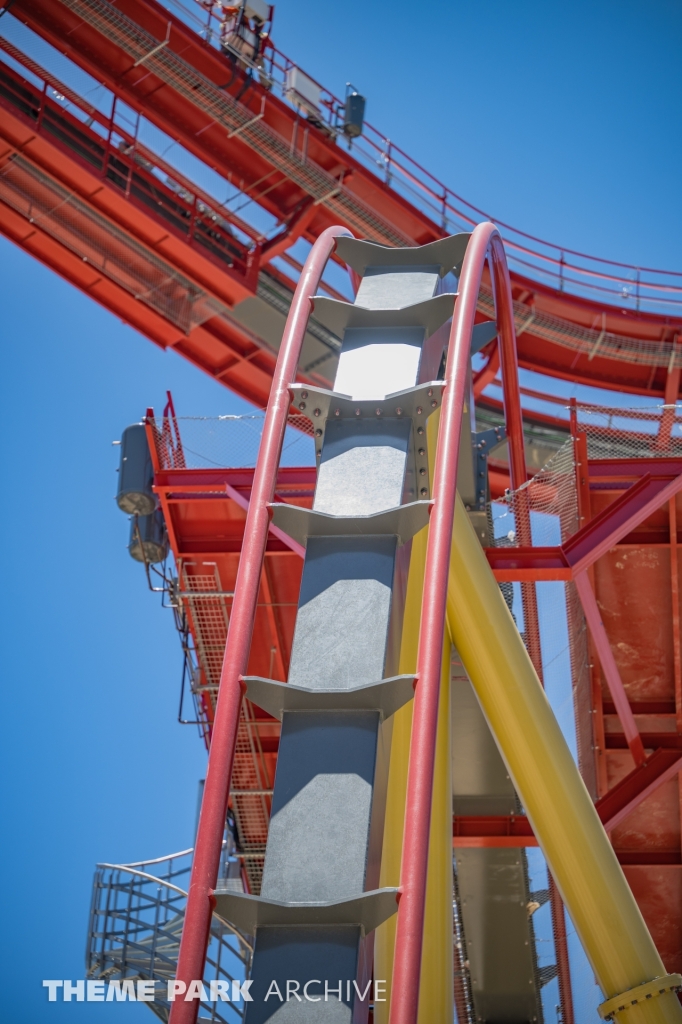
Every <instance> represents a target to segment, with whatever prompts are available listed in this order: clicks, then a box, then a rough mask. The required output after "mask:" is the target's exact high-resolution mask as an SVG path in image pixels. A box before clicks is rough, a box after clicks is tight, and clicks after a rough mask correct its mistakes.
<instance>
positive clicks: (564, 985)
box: [547, 869, 575, 1024]
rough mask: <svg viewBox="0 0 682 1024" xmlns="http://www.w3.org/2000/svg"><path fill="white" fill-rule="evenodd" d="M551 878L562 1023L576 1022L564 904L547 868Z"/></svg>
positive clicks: (551, 904)
mask: <svg viewBox="0 0 682 1024" xmlns="http://www.w3.org/2000/svg"><path fill="white" fill-rule="evenodd" d="M547 877H548V878H549V903H550V909H551V911H552V931H553V932H554V950H555V955H556V965H557V977H558V979H559V1001H560V1003H561V1010H562V1024H575V1017H574V1015H573V991H572V989H571V967H570V962H569V959H568V938H567V935H566V917H565V912H564V904H563V901H562V899H561V896H560V895H559V890H558V889H557V887H556V882H555V881H554V879H553V878H552V875H551V874H550V872H549V869H548V870H547Z"/></svg>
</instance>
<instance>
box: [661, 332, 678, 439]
mask: <svg viewBox="0 0 682 1024" xmlns="http://www.w3.org/2000/svg"><path fill="white" fill-rule="evenodd" d="M679 343H680V335H679V334H676V335H675V338H674V340H673V348H672V352H671V353H670V364H669V366H668V376H667V377H666V379H665V398H664V402H665V405H664V406H663V410H662V412H661V423H660V426H659V428H658V437H657V438H656V448H658V450H659V451H660V450H662V449H664V448H667V447H668V445H669V444H670V435H671V433H672V429H673V426H674V424H675V411H676V403H677V396H678V395H679V393H680V372H681V371H682V366H680V363H679V362H678V357H679V355H680V344H679Z"/></svg>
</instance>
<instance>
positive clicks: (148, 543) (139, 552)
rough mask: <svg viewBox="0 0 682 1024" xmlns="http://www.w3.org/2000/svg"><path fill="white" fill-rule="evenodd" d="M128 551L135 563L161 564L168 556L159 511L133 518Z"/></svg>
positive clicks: (165, 537) (164, 530) (161, 517)
mask: <svg viewBox="0 0 682 1024" xmlns="http://www.w3.org/2000/svg"><path fill="white" fill-rule="evenodd" d="M128 551H129V552H130V555H131V557H132V558H134V559H135V561H136V562H147V563H148V564H154V563H155V562H163V560H164V558H165V557H166V555H167V554H168V534H167V532H166V524H165V522H164V519H163V513H162V512H161V511H160V509H157V511H156V512H152V514H151V515H149V516H133V518H132V519H131V520H130V542H129V544H128Z"/></svg>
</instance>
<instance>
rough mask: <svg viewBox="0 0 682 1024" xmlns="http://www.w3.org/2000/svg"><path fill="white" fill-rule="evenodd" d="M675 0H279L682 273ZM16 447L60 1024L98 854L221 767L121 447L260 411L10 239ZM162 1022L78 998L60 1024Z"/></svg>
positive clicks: (46, 963) (27, 955)
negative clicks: (155, 432) (121, 477)
mask: <svg viewBox="0 0 682 1024" xmlns="http://www.w3.org/2000/svg"><path fill="white" fill-rule="evenodd" d="M681 29H682V8H680V6H679V4H678V3H676V2H672V0H671V2H649V3H648V4H646V5H645V4H642V3H633V2H623V3H619V4H616V3H606V2H592V3H586V2H584V0H580V2H575V3H573V4H570V5H566V4H559V3H556V2H554V3H546V2H543V3H540V2H537V3H530V2H520V3H516V4H509V3H507V2H490V0H484V2H481V3H478V4H452V3H449V4H445V3H437V4H436V3H422V4H418V5H415V4H406V3H402V2H395V3H388V2H384V3H378V2H375V0H364V2H362V3H360V2H354V0H347V2H345V3H344V4H338V3H326V4H320V3H319V2H313V0H289V2H286V0H284V2H280V3H279V4H278V6H277V12H276V20H275V38H276V41H277V43H278V45H279V46H280V47H281V48H282V49H283V50H284V51H285V52H287V53H288V54H289V55H291V56H292V57H293V58H294V59H295V60H296V61H298V62H299V63H300V64H301V65H302V66H303V67H304V68H306V69H308V70H309V71H310V73H311V74H313V75H315V76H316V77H319V78H320V79H321V80H322V81H324V82H326V83H328V85H329V87H330V88H332V89H334V90H335V91H336V92H340V91H342V90H343V87H344V84H345V82H346V81H347V80H351V81H353V82H354V84H355V85H356V86H357V87H358V88H360V89H361V90H362V91H363V92H364V93H365V94H366V95H367V97H368V111H367V113H368V117H369V119H370V120H371V121H372V123H374V124H376V125H377V126H378V127H380V128H382V129H383V130H384V131H385V132H387V133H388V134H389V135H390V136H391V137H392V138H393V139H395V141H396V142H397V143H398V144H400V145H402V146H404V147H405V148H407V149H409V151H410V152H411V153H412V154H413V155H414V156H415V157H416V158H417V159H419V160H420V161H421V162H422V163H424V164H425V165H426V166H427V167H428V168H430V169H431V170H433V171H434V172H435V173H437V174H438V175H440V176H441V177H442V178H444V179H445V180H446V181H447V182H448V183H449V184H450V185H451V186H452V187H453V188H454V189H455V190H457V191H459V192H460V193H461V194H462V195H464V196H465V197H466V198H467V199H469V200H470V201H471V202H473V203H476V204H478V205H480V206H482V207H484V208H485V209H487V210H489V211H490V212H491V213H492V214H494V215H496V216H498V217H500V218H502V219H505V220H507V221H509V222H511V223H513V224H515V225H517V226H519V227H521V228H524V229H526V230H529V231H531V232H536V233H539V234H541V235H543V236H545V237H547V238H549V239H551V240H553V241H556V242H557V243H560V244H563V245H565V246H570V247H575V248H578V249H585V250H587V251H591V252H594V253H595V254H597V255H601V256H605V257H611V258H615V259H622V260H625V261H632V262H636V263H640V264H650V265H653V266H662V267H669V268H675V269H679V268H680V263H682V259H680V250H679V238H680V237H681V236H682V204H681V203H680V184H681V171H680V168H681V167H682V159H681V156H682V153H681V146H682V142H681V140H682V131H681V130H680V128H681V125H680V110H681V109H682V103H681V102H680V101H681V99H682V97H681V96H680V93H681V91H682V68H681V62H682V58H681V54H682V31H681ZM0 261H1V266H2V274H1V275H0V303H1V305H0V309H1V310H2V315H1V320H0V324H1V327H0V330H1V332H2V342H3V344H2V373H1V375H0V382H1V383H0V387H1V388H2V402H1V404H0V414H1V415H2V418H3V424H2V436H3V437H4V439H5V458H4V461H3V464H4V466H5V470H4V474H5V475H4V481H5V483H4V501H3V503H2V513H1V514H2V523H3V535H4V537H5V544H4V548H5V556H4V566H3V569H4V572H3V588H2V589H3V599H4V600H3V604H4V615H3V621H4V623H5V651H4V669H5V671H4V676H5V713H4V715H3V723H2V728H3V731H4V733H5V734H6V735H5V737H4V741H3V757H4V759H5V764H4V774H3V777H4V779H5V785H4V787H3V789H4V799H5V809H4V811H3V816H2V820H3V823H4V826H5V827H4V829H3V834H4V842H3V845H2V854H3V859H4V865H3V874H2V877H3V879H4V881H5V893H4V895H3V911H4V914H3V917H4V927H3V930H2V941H3V943H4V944H5V945H6V950H5V951H4V953H3V956H2V968H3V971H4V972H5V973H6V977H5V979H4V980H3V985H4V988H3V1005H4V1007H5V1010H4V1015H5V1017H6V1019H8V1020H12V1021H14V1022H15V1024H42V1022H43V1021H45V1020H46V1019H47V1017H46V1009H47V1008H46V1006H45V1002H44V999H45V997H44V994H43V991H42V989H41V988H40V982H41V980H42V979H43V978H65V977H66V978H69V977H71V978H78V977H82V975H83V950H84V946H85V933H86V927H87V915H88V908H89V900H90V883H91V877H92V872H93V868H94V864H95V862H96V861H98V860H107V861H126V860H139V859H142V858H144V857H153V856H158V855H161V854H164V853H168V852H171V851H173V850H177V849H182V848H184V847H186V846H188V845H191V842H192V831H193V823H194V813H195V800H196V791H197V780H198V779H199V778H200V777H202V775H203V773H204V767H205V755H204V752H203V749H202V747H201V745H200V742H199V740H198V738H197V736H196V734H195V732H194V730H193V729H192V728H189V727H181V726H179V725H178V724H177V723H176V720H175V718H176V712H177V699H178V693H179V681H180V669H181V661H180V649H179V644H178V640H177V638H176V636H175V634H174V630H173V625H172V619H171V615H170V613H169V612H164V611H162V610H161V609H160V607H159V603H158V600H157V598H156V597H153V596H152V595H151V594H149V593H148V592H147V590H146V586H145V582H144V577H143V573H142V570H141V568H140V566H139V565H137V564H136V563H134V562H133V561H132V560H131V559H130V558H129V556H128V554H127V552H126V550H125V547H126V540H127V522H126V518H125V517H124V516H123V515H122V514H121V513H120V512H119V511H118V510H117V508H116V506H115V504H114V501H113V495H114V491H115V486H116V474H115V467H116V464H117V450H116V449H115V448H112V447H111V441H112V440H113V439H115V438H118V437H119V436H120V433H121V430H122V429H123V427H125V426H126V425H127V424H128V423H130V422H133V421H135V420H137V419H139V417H140V416H141V414H142V413H143V412H144V410H145V408H146V406H147V405H149V404H151V405H155V406H156V407H157V408H159V407H161V406H162V404H163V399H164V393H165V390H166V388H171V389H172V391H173V394H174V396H175V400H176V407H177V408H178V410H179V412H180V413H184V414H186V415H187V414H195V415H202V414H203V415H213V414H216V413H226V412H238V411H242V410H243V411H246V405H245V403H243V402H241V401H240V400H238V399H236V398H235V397H234V396H233V395H231V394H230V393H229V392H227V391H225V390H224V389H221V388H220V387H218V385H216V384H214V383H213V382H211V381H210V380H208V379H207V378H205V377H203V376H202V375H201V374H200V373H199V372H198V371H197V370H195V369H194V368H193V367H191V366H190V365H189V364H186V363H184V362H182V361H181V360H180V359H179V358H178V357H176V356H174V355H172V354H164V353H162V352H161V351H159V350H158V349H157V348H156V347H155V346H153V345H152V344H151V343H150V342H149V341H147V340H146V339H144V338H142V337H140V336H138V335H136V334H135V332H133V331H132V330H130V329H129V328H128V327H126V326H124V325H123V324H121V323H120V322H119V321H117V320H116V319H115V318H114V317H112V316H110V315H109V314H108V313H106V312H105V311H104V310H102V309H100V308H99V307H98V306H96V305H95V304H94V303H93V302H92V301H91V300H89V299H87V298H85V297H84V296H82V295H80V294H79V293H78V292H76V291H74V290H73V289H72V288H71V287H70V286H68V285H66V284H64V283H63V282H62V281H61V280H60V279H59V278H57V277H56V276H54V275H52V274H51V273H50V272H49V271H47V270H46V269H44V268H43V267H42V266H40V265H38V264H37V263H34V262H32V261H31V260H30V259H29V258H28V257H27V256H24V255H23V254H22V253H21V252H20V251H19V250H18V249H15V248H14V247H13V246H12V245H10V244H9V243H8V242H6V241H4V240H0ZM105 1018H106V1019H107V1020H110V1021H113V1020H115V1019H116V1020H125V1019H129V1020H133V1019H135V1020H140V1021H144V1020H151V1017H150V1016H149V1011H148V1010H147V1009H146V1008H145V1007H142V1006H137V1007H136V1006H131V1007H128V1008H124V1007H122V1006H118V1007H117V1008H116V1009H115V1010H114V1009H112V1008H110V1007H109V1006H107V1005H104V1006H98V1005H97V1004H88V1005H87V1006H85V1005H80V1004H75V1003H72V1004H69V1006H68V1007H67V1006H65V1005H63V1004H57V1005H56V1006H54V1007H51V1008H50V1016H49V1019H50V1020H51V1021H52V1020H53V1021H55V1022H59V1021H65V1022H66V1021H76V1020H81V1021H84V1022H85V1021H87V1022H88V1024H89V1022H91V1021H92V1022H96V1021H99V1020H104V1019H105Z"/></svg>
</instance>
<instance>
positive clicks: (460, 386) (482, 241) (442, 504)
mask: <svg viewBox="0 0 682 1024" xmlns="http://www.w3.org/2000/svg"><path fill="white" fill-rule="evenodd" d="M486 258H488V259H489V260H490V264H491V271H492V276H493V278H494V280H495V284H496V291H497V297H498V302H499V304H500V305H499V313H498V326H499V331H500V340H501V344H502V348H503V350H504V349H505V348H506V350H507V351H506V354H507V356H508V361H507V367H508V369H509V372H510V373H512V372H513V367H514V364H515V341H514V322H513V315H512V313H511V308H510V307H511V293H510V286H509V277H508V272H507V265H506V259H505V255H504V248H503V245H502V240H501V239H500V236H499V234H498V231H497V228H496V227H495V225H494V224H490V223H487V224H480V225H478V226H477V227H476V228H475V229H474V231H473V233H472V235H471V239H470V241H469V245H468V247H467V252H466V256H465V258H464V264H463V267H462V274H461V277H460V282H459V297H458V299H457V303H456V305H455V313H454V317H453V320H452V328H451V331H450V343H449V348H448V357H447V365H446V370H445V381H446V387H445V392H444V397H443V405H442V408H441V418H440V428H439V433H438V443H437V447H436V459H435V469H434V481H433V499H434V504H433V509H432V512H431V522H430V526H429V539H428V546H427V553H426V570H425V584H424V594H423V604H422V615H421V623H420V629H419V653H418V658H417V684H416V688H415V697H414V713H413V719H412V737H411V742H410V762H409V768H408V779H407V799H406V806H405V832H404V839H403V852H402V866H401V880H400V890H401V894H400V902H399V904H398V922H397V930H396V944H395V959H394V968H393V983H392V990H393V992H395V993H400V998H396V999H393V1000H392V1002H391V1010H390V1022H391V1024H415V1022H416V1019H417V1009H418V1005H419V981H420V969H421V952H422V939H423V930H424V902H425V894H426V875H427V864H428V852H429V827H430V821H431V794H432V788H433V770H434V757H435V744H436V728H437V721H438V700H439V692H440V681H441V662H442V652H443V639H444V634H445V606H446V600H447V581H448V571H449V564H450V547H451V544H452V525H453V520H454V513H455V498H456V491H457V460H458V454H459V441H460V432H461V419H462V409H463V404H464V397H465V386H466V378H467V366H468V361H469V351H470V346H471V332H472V330H473V326H474V320H475V315H476V300H477V297H478V292H479V287H480V283H481V277H482V274H483V267H484V264H485V261H486ZM512 360H513V361H512ZM514 397H516V398H517V399H518V391H514V389H513V386H512V391H511V395H510V396H508V401H509V402H510V403H511V401H513V399H514ZM509 413H510V416H509V423H508V431H509V434H510V437H512V439H513V440H512V444H515V443H516V442H517V441H518V431H519V428H520V425H521V417H520V411H519V410H516V409H512V408H511V405H510V407H509ZM518 469H519V467H518V463H517V464H516V471H518Z"/></svg>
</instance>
